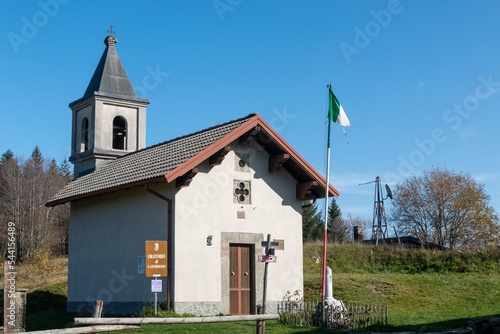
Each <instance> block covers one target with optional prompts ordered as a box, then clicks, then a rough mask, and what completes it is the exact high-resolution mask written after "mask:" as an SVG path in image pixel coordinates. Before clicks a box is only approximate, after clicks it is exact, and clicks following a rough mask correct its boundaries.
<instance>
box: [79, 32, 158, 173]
mask: <svg viewBox="0 0 500 334" xmlns="http://www.w3.org/2000/svg"><path fill="white" fill-rule="evenodd" d="M108 33H109V34H108V36H106V38H105V39H104V44H105V45H106V48H105V50H104V52H103V54H102V56H101V59H100V60H99V63H98V64H97V67H96V69H95V71H94V74H93V75H92V78H91V79H90V82H89V84H88V86H87V89H86V90H85V93H84V94H83V97H81V98H80V99H78V100H76V101H74V102H71V103H70V105H69V107H70V108H71V110H72V111H73V122H72V128H73V131H72V137H71V157H70V158H69V159H70V161H71V162H72V163H73V164H74V175H75V178H78V177H80V176H83V175H85V174H89V173H91V172H93V171H95V170H96V169H98V168H99V167H100V166H102V165H103V164H106V163H107V162H109V161H110V160H113V159H116V158H118V157H121V156H123V155H125V154H128V153H131V152H134V151H137V150H140V149H142V148H144V147H145V146H146V107H147V105H148V104H149V101H148V100H146V99H141V98H138V97H137V95H136V93H135V90H134V88H133V86H132V84H131V83H130V80H129V78H128V76H127V73H126V72H125V68H124V67H123V65H122V62H121V60H120V57H118V53H117V52H116V48H115V45H116V44H117V43H118V40H117V39H116V37H115V31H114V30H113V26H110V28H109V30H108Z"/></svg>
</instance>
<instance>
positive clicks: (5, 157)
mask: <svg viewBox="0 0 500 334" xmlns="http://www.w3.org/2000/svg"><path fill="white" fill-rule="evenodd" d="M13 157H14V153H13V152H12V151H11V150H7V151H5V153H3V154H2V158H1V159H0V165H2V163H4V162H5V161H7V160H10V159H12V158H13Z"/></svg>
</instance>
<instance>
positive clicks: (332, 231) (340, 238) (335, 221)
mask: <svg viewBox="0 0 500 334" xmlns="http://www.w3.org/2000/svg"><path fill="white" fill-rule="evenodd" d="M328 234H329V238H328V239H329V240H331V241H333V242H335V243H345V242H347V241H349V235H350V234H349V227H348V226H347V224H346V223H345V222H344V220H343V219H342V212H341V211H340V208H339V206H338V204H337V201H336V199H335V198H332V202H331V203H330V206H329V207H328Z"/></svg>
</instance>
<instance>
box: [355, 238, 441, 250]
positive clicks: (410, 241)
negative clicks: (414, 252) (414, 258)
mask: <svg viewBox="0 0 500 334" xmlns="http://www.w3.org/2000/svg"><path fill="white" fill-rule="evenodd" d="M363 243H364V244H371V245H375V244H376V243H377V240H375V239H370V240H363ZM378 244H379V245H400V246H403V247H405V248H425V249H437V250H446V249H447V248H446V247H443V246H440V245H438V244H436V243H434V242H430V241H427V240H420V239H419V238H417V237H414V236H403V237H395V238H383V239H379V240H378Z"/></svg>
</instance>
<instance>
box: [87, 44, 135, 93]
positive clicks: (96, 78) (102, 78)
mask: <svg viewBox="0 0 500 334" xmlns="http://www.w3.org/2000/svg"><path fill="white" fill-rule="evenodd" d="M104 43H105V44H106V49H105V50H104V52H103V54H102V57H101V60H100V61H99V64H97V67H96V69H95V72H94V75H93V76H92V79H90V83H89V85H88V87H87V89H86V90H85V93H84V94H83V98H87V97H89V96H92V95H94V93H95V92H99V93H105V94H108V95H109V94H111V95H117V96H127V97H133V98H135V97H137V96H136V94H135V91H134V88H133V87H132V84H131V83H130V81H129V79H128V76H127V73H126V72H125V69H124V68H123V65H122V62H121V61H120V57H118V53H117V52H116V48H115V44H116V43H117V40H116V38H114V37H113V36H108V37H106V39H105V40H104Z"/></svg>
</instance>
